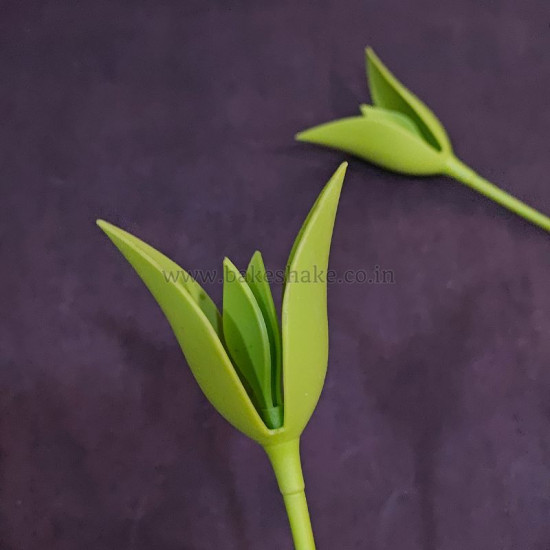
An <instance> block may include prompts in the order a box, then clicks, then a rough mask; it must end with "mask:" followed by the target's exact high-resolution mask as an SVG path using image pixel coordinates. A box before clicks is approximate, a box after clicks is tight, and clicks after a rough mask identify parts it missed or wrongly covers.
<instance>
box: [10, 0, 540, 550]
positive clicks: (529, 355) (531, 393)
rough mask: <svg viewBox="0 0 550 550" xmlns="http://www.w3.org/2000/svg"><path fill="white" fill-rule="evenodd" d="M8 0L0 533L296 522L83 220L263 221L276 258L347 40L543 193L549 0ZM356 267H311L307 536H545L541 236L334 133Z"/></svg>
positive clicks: (320, 160)
mask: <svg viewBox="0 0 550 550" xmlns="http://www.w3.org/2000/svg"><path fill="white" fill-rule="evenodd" d="M0 13H1V15H0V46H1V49H0V63H1V65H0V68H1V72H2V77H1V79H0V101H1V103H0V108H1V122H0V128H1V130H0V167H1V178H0V186H1V191H2V199H1V203H0V208H1V226H0V228H1V247H2V258H1V262H2V264H1V266H2V269H1V280H0V283H1V285H0V300H1V311H2V315H1V327H0V329H1V330H0V356H1V365H0V407H1V412H0V444H1V454H0V537H1V544H0V547H1V548H2V550H19V549H23V550H35V549H36V550H38V549H40V550H47V549H57V550H69V549H71V550H72V549H75V550H76V549H78V550H80V549H93V550H107V549H109V550H111V549H113V550H115V549H116V550H118V549H128V550H140V549H143V550H145V549H147V550H149V549H155V550H210V549H213V548H220V549H223V550H232V549H235V550H247V549H250V550H252V549H254V550H256V549H260V548H261V549H262V550H281V549H286V548H290V547H291V542H290V535H289V529H288V526H287V521H286V517H285V513H284V509H283V505H282V501H281V498H280V495H279V494H278V491H277V487H276V485H275V481H274V479H273V476H272V473H271V471H270V470H269V467H268V464H267V460H266V458H265V456H264V455H263V453H262V451H261V449H260V448H259V447H257V446H256V445H255V444H254V443H252V442H250V441H248V440H247V439H246V438H244V437H243V436H241V435H240V434H239V433H237V432H236V431H235V430H233V429H232V428H231V427H230V426H229V425H227V424H226V423H225V421H223V419H221V418H220V417H219V416H217V414H216V413H215V411H214V410H213V409H212V408H211V407H210V405H209V404H208V403H207V402H206V400H205V398H204V397H203V395H202V394H201V393H200V391H199V389H198V387H197V386H196V384H195V382H194V380H193V378H192V376H191V374H190V372H189V369H188V367H187V365H186V362H185V360H184V358H183V357H182V356H181V354H180V351H179V349H178V347H177V345H176V342H175V339H174V337H173V335H172V333H171V331H170V329H169V327H168V325H167V323H166V322H165V320H164V318H163V317H162V315H161V313H160V310H159V309H158V308H157V306H156V304H155V302H154V301H153V300H152V299H151V297H150V296H149V294H148V292H147V290H146V289H145V287H144V286H143V285H142V283H141V282H140V281H139V280H138V278H137V277H136V275H135V274H134V273H133V271H132V270H131V268H130V267H129V266H128V265H127V264H126V263H125V261H124V260H123V259H122V257H121V256H120V255H119V253H118V252H117V251H116V250H115V249H114V248H113V246H112V245H111V244H110V243H109V242H108V241H107V239H106V237H105V236H104V235H103V234H102V233H101V232H100V231H99V229H98V228H97V227H96V226H95V225H94V220H95V218H97V217H103V218H106V219H107V220H109V221H111V222H113V223H116V224H119V225H121V226H123V227H125V228H127V229H129V230H130V231H132V232H135V233H136V234H137V235H139V236H140V237H142V238H144V239H145V240H147V241H148V242H150V243H151V244H153V245H155V246H157V247H159V248H160V249H162V250H163V251H165V252H166V253H167V254H168V255H170V256H171V257H173V258H174V259H176V261H178V262H179V263H180V264H181V265H182V266H183V267H185V268H188V269H196V268H203V269H218V268H219V267H220V266H221V262H222V259H223V256H224V255H225V254H227V255H228V256H230V257H231V258H232V259H233V260H234V261H235V262H236V263H238V265H240V266H245V264H246V262H247V261H248V258H249V256H250V255H251V254H252V252H253V251H254V250H255V248H257V247H259V248H261V249H262V251H263V253H264V256H265V259H266V262H267V264H268V267H270V268H272V269H277V268H281V267H283V266H284V263H285V261H286V257H287V254H288V252H289V249H290V246H291V243H292V240H293V238H294V236H295V234H296V232H297V230H298V228H299V226H300V224H301V221H302V220H303V218H304V216H305V214H306V213H307V211H308V209H309V208H310V206H311V204H312V203H313V201H314V199H315V197H316V195H317V193H318V192H319V191H320V189H321V186H322V185H323V184H324V183H325V181H326V180H327V179H328V177H329V176H330V174H331V173H332V171H333V170H334V169H335V168H336V167H337V165H338V164H339V163H340V161H341V160H342V159H343V155H341V154H338V153H336V152H331V151H328V150H321V149H316V148H314V147H311V146H306V145H303V144H297V143H295V142H294V141H293V135H294V133H295V132H296V131H298V130H300V129H303V128H305V127H308V126H310V125H313V124H316V123H320V122H323V121H326V120H329V119H331V118H337V117H341V116H345V115H349V114H353V113H356V112H357V106H358V104H359V103H360V102H363V101H365V100H367V98H368V96H367V91H366V82H365V73H364V59H363V48H364V46H365V45H367V44H371V45H373V46H374V47H375V48H376V50H377V52H378V53H379V55H380V56H381V57H382V59H383V60H384V61H385V62H386V63H387V64H388V65H389V66H390V67H391V68H392V70H393V71H394V72H395V73H396V74H397V75H398V76H399V78H400V79H402V80H403V81H404V82H405V83H406V84H407V85H408V86H409V87H410V88H411V89H413V90H414V91H415V92H417V93H418V95H419V96H420V97H422V98H423V99H424V100H425V101H426V102H427V103H428V104H429V105H430V106H432V108H433V109H434V111H435V112H436V113H437V114H438V115H439V116H440V118H441V119H442V121H443V122H444V124H445V126H446V127H447V128H448V129H449V132H450V135H451V137H452V139H453V143H454V145H455V148H456V150H457V152H458V153H459V155H460V156H461V157H462V158H464V159H465V160H466V161H467V162H469V163H471V164H472V166H474V167H475V168H476V169H478V170H479V171H480V172H481V173H482V174H484V175H485V176H487V177H489V178H490V179H493V180H495V181H496V182H498V183H499V184H500V185H502V186H503V187H505V188H506V189H509V190H511V191H513V192H514V193H516V194H517V195H518V196H520V197H522V198H524V199H526V200H528V201H529V202H531V203H534V204H535V205H538V206H539V207H540V208H541V209H542V210H545V211H546V212H549V211H550V182H549V181H548V174H549V172H550V157H549V147H548V144H549V139H548V138H549V131H548V128H549V124H550V103H549V85H550V59H549V55H548V53H549V51H550V28H549V23H550V13H549V11H548V5H547V1H546V0H525V1H523V2H517V1H515V0H501V1H492V2H488V1H487V2H480V1H478V0H467V1H462V2H457V1H454V0H419V1H411V2H403V1H398V0H386V1H384V2H382V1H374V0H372V1H361V2H360V1H348V2H341V1H337V0H332V1H319V2H294V1H279V2H253V1H248V2H221V1H220V2H204V1H198V0H197V1H196V2H186V1H179V2H177V1H174V2H146V1H132V2H130V1H128V2H123V1H106V0H99V1H96V2H69V1H62V0H52V1H44V2H6V1H4V2H2V3H1V10H0ZM376 266H380V268H381V269H389V270H392V272H393V274H394V284H378V285H375V284H354V285H332V286H331V287H330V288H329V309H330V335H331V352H330V363H329V372H328V378H327V383H326V386H325V390H324V393H323V396H322V399H321V401H320V404H319V407H318V409H317V411H316V413H315V415H314V417H313V419H312V421H311V424H310V425H309V427H308V429H307V430H306V432H305V434H304V438H303V452H304V468H305V476H306V481H307V484H308V495H309V502H310V508H311V513H312V517H313V522H314V529H315V532H316V536H317V540H318V546H319V548H320V549H321V550H328V549H363V548H365V549H372V550H390V549H391V550H393V549H398V550H464V549H467V550H548V549H549V548H550V522H549V514H550V372H549V362H550V341H549V339H548V334H549V332H550V291H549V284H548V281H549V273H550V238H549V236H548V235H547V234H545V233H544V232H543V231H541V230H538V229H536V228H534V227H532V226H530V225H528V224H527V223H525V222H523V221H522V220H520V219H519V218H517V217H514V216H512V215H510V214H508V213H506V212H504V211H503V210H501V209H500V208H498V207H497V206H495V205H493V204H491V203H490V202H488V201H486V200H484V199H483V198H481V197H479V196H477V195H475V194H473V193H472V192H470V191H469V190H468V189H466V188H464V187H462V186H460V185H459V184H454V183H452V182H450V181H448V180H445V179H443V178H433V179H413V178H407V177H400V176H396V175H392V174H388V173H385V172H383V171H381V170H378V169H376V168H374V167H372V166H370V165H367V164H365V163H362V162H360V161H357V160H353V159H352V160H351V165H350V168H349V172H348V177H347V180H346V183H345V187H344V191H343V194H342V200H341V204H340V211H339V215H338V219H337V223H336V227H335V234H334V241H333V250H332V257H331V267H332V268H333V269H335V270H337V271H339V272H343V271H344V270H347V269H367V270H371V271H372V270H374V269H376ZM279 290H280V289H278V290H277V294H278V295H279ZM208 291H209V292H211V293H212V295H213V296H214V297H215V298H216V299H217V300H218V301H219V299H220V296H221V292H220V288H219V286H218V285H208Z"/></svg>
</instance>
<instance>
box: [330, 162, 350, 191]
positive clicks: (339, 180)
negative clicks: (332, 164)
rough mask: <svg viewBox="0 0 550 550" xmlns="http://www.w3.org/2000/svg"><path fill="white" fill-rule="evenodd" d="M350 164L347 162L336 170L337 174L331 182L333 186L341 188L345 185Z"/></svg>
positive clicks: (335, 173)
mask: <svg viewBox="0 0 550 550" xmlns="http://www.w3.org/2000/svg"><path fill="white" fill-rule="evenodd" d="M348 166H349V163H348V162H347V161H344V162H342V164H340V166H338V168H337V169H336V172H334V174H333V176H332V178H331V180H332V182H333V185H337V184H338V185H339V187H341V186H342V185H343V183H344V177H345V175H346V171H347V169H348Z"/></svg>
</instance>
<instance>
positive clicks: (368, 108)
mask: <svg viewBox="0 0 550 550" xmlns="http://www.w3.org/2000/svg"><path fill="white" fill-rule="evenodd" d="M359 108H360V109H361V114H362V115H363V116H365V117H367V118H369V119H370V120H378V121H379V122H385V123H386V124H389V125H391V124H399V126H401V128H404V129H405V130H407V131H408V132H411V133H412V134H414V135H415V136H417V137H419V138H422V132H421V131H420V130H419V129H418V126H417V125H416V124H415V123H414V122H413V121H412V120H411V119H410V118H409V117H408V116H405V115H403V114H401V113H398V112H397V111H390V110H388V109H384V108H383V107H373V106H372V105H364V104H363V105H360V106H359Z"/></svg>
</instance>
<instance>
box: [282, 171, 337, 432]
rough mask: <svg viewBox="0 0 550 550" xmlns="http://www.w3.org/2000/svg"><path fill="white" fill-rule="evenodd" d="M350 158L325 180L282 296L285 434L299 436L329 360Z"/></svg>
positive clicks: (298, 242) (296, 248)
mask: <svg viewBox="0 0 550 550" xmlns="http://www.w3.org/2000/svg"><path fill="white" fill-rule="evenodd" d="M346 168H347V163H343V164H342V165H341V166H340V167H339V168H338V170H337V171H336V172H335V173H334V175H333V176H332V178H331V179H330V181H329V182H328V183H327V185H326V186H325V188H324V189H323V191H322V192H321V194H320V196H319V198H318V199H317V201H316V202H315V205H314V206H313V208H312V210H311V211H310V213H309V215H308V217H307V219H306V221H305V223H304V225H303V226H302V229H301V231H300V233H299V235H298V238H297V239H296V242H295V243H294V246H293V249H292V253H291V256H290V259H289V265H288V267H287V277H288V280H287V283H286V286H285V290H284V297H283V311H282V334H283V380H284V402H285V419H284V426H285V433H288V434H289V435H293V436H298V435H299V434H300V433H301V432H302V430H303V429H304V427H305V426H306V424H307V422H308V420H309V418H310V416H311V414H312V413H313V410H314V409H315V406H316V404H317V401H318V400H319V396H320V394H321V390H322V388H323V384H324V380H325V374H326V369H327V359H328V320H327V279H326V278H327V273H326V271H327V268H328V258H329V252H330V242H331V239H332V230H333V226H334V219H335V216H336V209H337V207H338V200H339V197H340V191H341V188H342V183H343V181H344V176H345V173H346Z"/></svg>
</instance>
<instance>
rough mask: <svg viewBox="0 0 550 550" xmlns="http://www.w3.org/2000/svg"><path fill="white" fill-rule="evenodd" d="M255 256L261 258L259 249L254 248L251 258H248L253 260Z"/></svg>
mask: <svg viewBox="0 0 550 550" xmlns="http://www.w3.org/2000/svg"><path fill="white" fill-rule="evenodd" d="M256 258H260V260H261V259H262V253H261V252H260V251H259V250H254V254H252V258H250V260H255V259H256Z"/></svg>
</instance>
